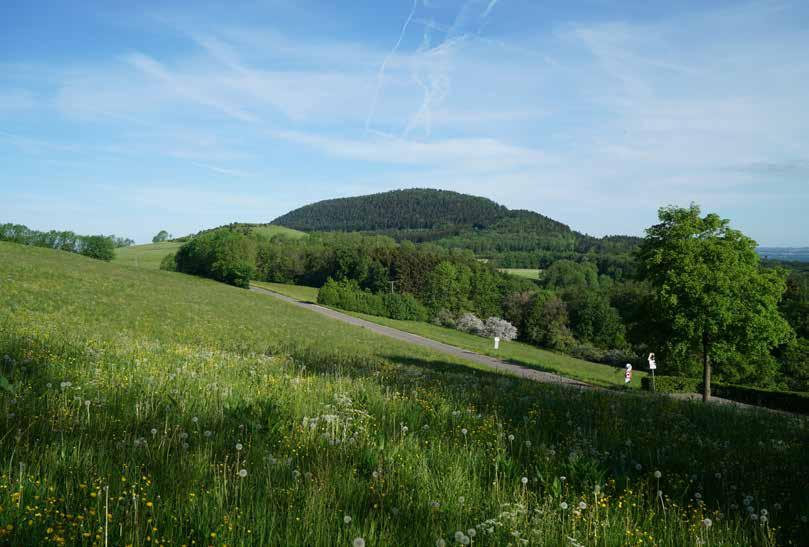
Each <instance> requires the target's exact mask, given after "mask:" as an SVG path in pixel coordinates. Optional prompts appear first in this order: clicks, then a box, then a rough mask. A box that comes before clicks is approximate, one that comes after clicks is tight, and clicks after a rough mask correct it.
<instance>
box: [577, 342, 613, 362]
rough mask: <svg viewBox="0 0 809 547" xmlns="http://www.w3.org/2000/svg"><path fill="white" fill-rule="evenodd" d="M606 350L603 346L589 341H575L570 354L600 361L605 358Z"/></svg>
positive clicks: (586, 359) (587, 359)
mask: <svg viewBox="0 0 809 547" xmlns="http://www.w3.org/2000/svg"><path fill="white" fill-rule="evenodd" d="M605 353H606V352H605V351H604V350H603V349H601V348H598V347H596V346H594V345H593V344H591V343H589V342H581V343H578V344H576V343H574V344H573V345H572V346H571V348H570V355H572V356H573V357H578V358H579V359H584V360H585V361H593V362H596V363H600V362H602V361H603V360H604V355H605Z"/></svg>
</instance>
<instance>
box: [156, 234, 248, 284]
mask: <svg viewBox="0 0 809 547" xmlns="http://www.w3.org/2000/svg"><path fill="white" fill-rule="evenodd" d="M256 248H257V242H256V240H255V239H254V238H252V237H249V236H246V235H244V234H241V233H238V232H233V231H230V230H224V229H223V230H215V231H212V232H208V233H205V234H202V235H199V236H197V237H194V238H193V239H191V240H190V241H188V242H187V243H184V244H183V246H182V247H180V248H179V249H178V250H177V254H176V255H175V256H174V267H175V268H176V270H177V271H178V272H183V273H187V274H191V275H199V276H202V277H209V278H211V279H216V280H217V281H223V282H225V283H228V284H230V285H234V286H236V287H242V288H248V287H249V286H250V279H252V278H253V277H254V275H255V268H256V266H255V264H256ZM166 260H167V264H166V266H167V268H166V269H170V268H169V267H168V266H169V265H170V259H166Z"/></svg>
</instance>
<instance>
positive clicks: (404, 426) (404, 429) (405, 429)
mask: <svg viewBox="0 0 809 547" xmlns="http://www.w3.org/2000/svg"><path fill="white" fill-rule="evenodd" d="M408 431H409V429H408V427H407V426H406V425H403V426H402V433H407V432H408Z"/></svg>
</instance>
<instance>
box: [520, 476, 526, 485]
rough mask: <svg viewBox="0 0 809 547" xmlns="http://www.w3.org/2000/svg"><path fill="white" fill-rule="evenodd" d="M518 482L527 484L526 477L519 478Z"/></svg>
mask: <svg viewBox="0 0 809 547" xmlns="http://www.w3.org/2000/svg"><path fill="white" fill-rule="evenodd" d="M520 482H521V483H522V484H523V486H525V485H526V484H528V477H523V478H521V479H520Z"/></svg>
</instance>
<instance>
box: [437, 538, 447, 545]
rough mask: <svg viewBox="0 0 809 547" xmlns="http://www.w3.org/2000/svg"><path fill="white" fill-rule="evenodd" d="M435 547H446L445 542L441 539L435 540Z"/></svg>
mask: <svg viewBox="0 0 809 547" xmlns="http://www.w3.org/2000/svg"><path fill="white" fill-rule="evenodd" d="M435 547H447V542H446V541H444V540H443V539H441V538H438V539H437V540H435Z"/></svg>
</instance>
